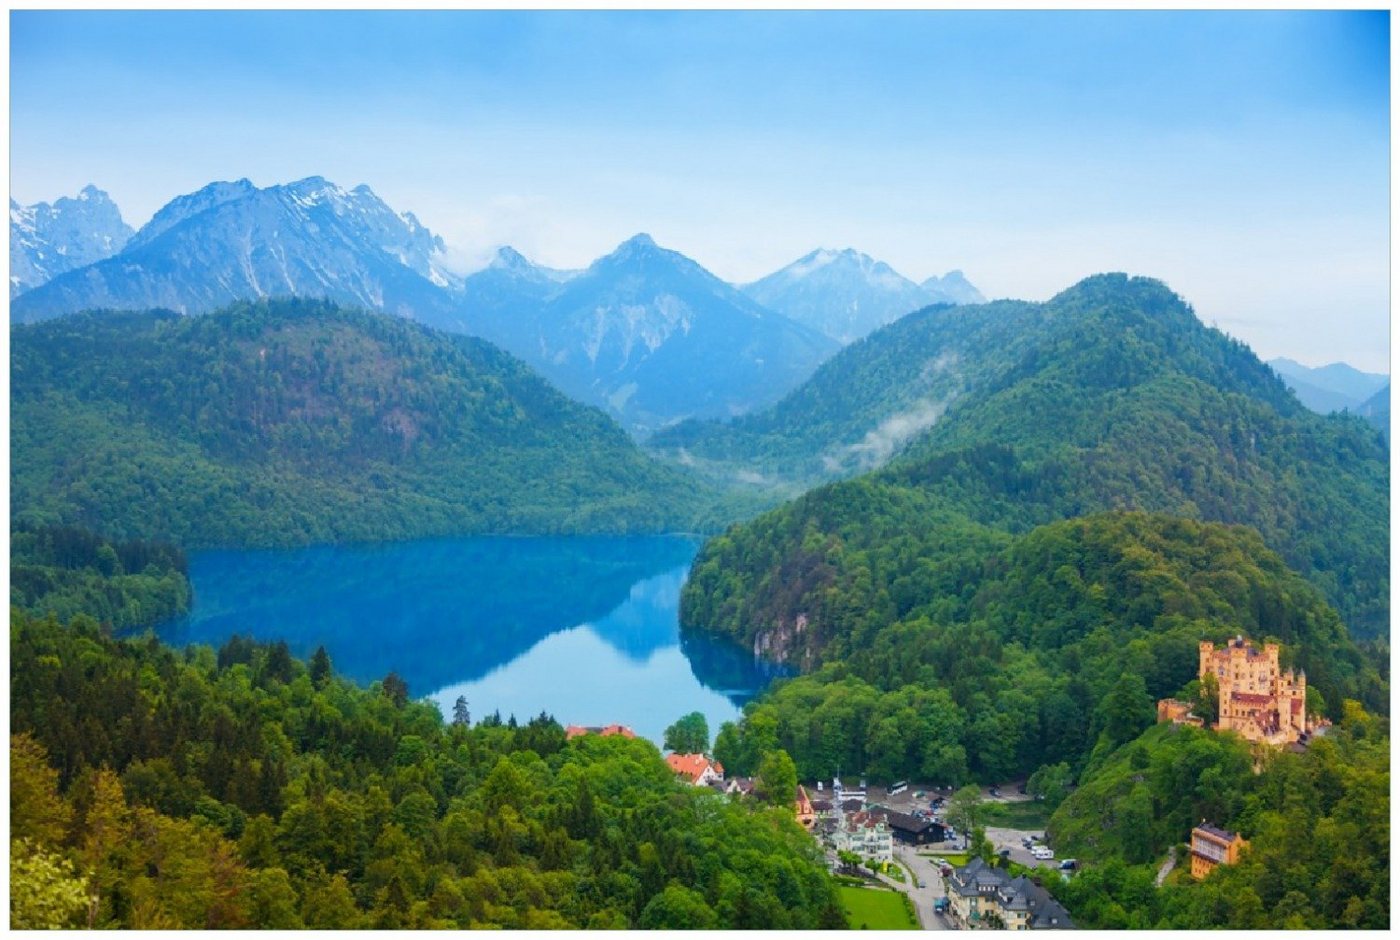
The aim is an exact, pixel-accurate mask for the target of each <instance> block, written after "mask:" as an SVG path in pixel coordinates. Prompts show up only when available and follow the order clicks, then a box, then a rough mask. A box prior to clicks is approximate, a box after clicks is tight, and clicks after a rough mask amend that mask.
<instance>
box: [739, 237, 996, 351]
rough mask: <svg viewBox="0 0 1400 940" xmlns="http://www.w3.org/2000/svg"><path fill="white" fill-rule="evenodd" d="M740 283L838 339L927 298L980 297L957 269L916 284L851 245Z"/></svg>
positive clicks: (961, 300)
mask: <svg viewBox="0 0 1400 940" xmlns="http://www.w3.org/2000/svg"><path fill="white" fill-rule="evenodd" d="M741 289H742V290H743V291H744V293H746V294H748V295H749V296H750V297H752V298H753V299H754V300H756V301H758V302H759V303H761V304H763V305H764V306H765V307H768V308H770V309H772V310H777V311H778V312H779V313H782V314H783V315H785V316H787V317H790V318H792V319H793V320H796V321H797V322H799V323H803V324H806V325H807V326H810V327H812V328H813V329H815V330H819V331H820V332H822V333H825V334H826V335H827V336H829V337H831V338H832V339H834V340H836V341H837V342H839V343H842V344H843V345H844V344H846V343H851V342H854V341H855V340H857V339H860V338H861V337H862V336H865V335H866V334H867V333H869V332H871V331H872V330H875V329H878V328H879V327H882V326H884V325H885V324H886V323H890V322H892V321H894V320H897V319H898V318H899V317H902V316H904V315H905V314H906V313H910V312H912V311H914V310H917V309H919V308H920V307H926V306H928V305H929V304H934V303H951V304H977V303H983V302H984V301H985V298H983V296H982V294H981V292H980V291H978V290H977V288H975V287H973V286H972V285H971V284H970V283H968V281H967V279H966V278H965V277H963V274H962V272H961V271H952V272H949V273H948V274H947V275H946V276H944V277H942V278H938V277H931V278H929V279H928V280H927V281H925V282H924V283H923V284H916V283H914V282H913V281H911V280H909V279H908V278H906V277H904V276H903V275H901V274H899V272H897V271H895V270H894V269H893V268H891V267H890V266H889V265H887V264H885V263H884V262H883V261H876V260H875V259H874V258H871V257H870V256H869V255H866V254H862V253H861V252H858V251H856V250H855V249H853V248H846V249H844V250H842V251H831V250H828V249H825V248H823V249H819V250H817V251H814V252H812V253H811V254H808V255H805V256H803V257H801V258H799V259H797V260H796V261H794V262H793V263H792V264H790V265H788V266H787V267H785V268H782V269H781V270H778V271H775V272H773V273H772V274H770V275H768V276H767V277H765V278H762V279H760V280H757V281H754V282H753V283H752V284H746V285H744V286H743V287H742V288H741Z"/></svg>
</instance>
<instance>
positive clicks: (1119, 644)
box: [686, 507, 1389, 785]
mask: <svg viewBox="0 0 1400 940" xmlns="http://www.w3.org/2000/svg"><path fill="white" fill-rule="evenodd" d="M892 508H893V507H892ZM903 508H912V507H903ZM712 544H713V546H714V549H713V553H712V554H710V556H709V557H710V560H709V561H706V562H701V563H699V564H697V566H696V568H695V571H694V572H693V574H692V576H691V584H693V585H697V586H698V587H699V590H697V591H696V593H695V594H694V595H689V596H688V601H687V604H688V606H687V610H686V616H687V617H695V618H696V619H697V620H698V621H699V622H704V623H710V624H714V625H716V626H717V627H718V628H719V629H721V630H722V631H724V632H725V633H726V634H727V635H730V636H736V637H740V638H742V639H744V640H746V641H748V642H749V643H750V644H751V646H752V648H754V649H755V650H756V651H758V652H762V653H765V654H768V655H773V656H777V657H781V658H786V659H788V660H790V661H794V662H797V663H801V664H803V665H805V666H807V667H808V669H809V670H810V671H811V674H810V675H805V676H802V677H801V678H797V679H793V680H790V681H788V682H787V683H785V684H782V685H780V686H778V687H777V689H776V691H774V692H772V693H770V694H769V695H767V696H766V697H765V698H764V699H762V700H760V701H759V702H757V703H755V704H752V705H750V706H749V707H748V708H747V709H746V713H745V718H744V721H743V723H742V725H741V726H740V727H738V728H729V729H728V730H726V729H721V731H720V734H719V736H718V737H717V738H716V742H715V754H716V757H717V758H718V759H719V760H720V761H722V762H723V763H724V765H725V767H726V768H727V769H729V768H730V766H731V764H732V765H733V768H732V770H733V772H737V773H745V772H746V768H747V767H749V766H752V763H753V762H754V761H755V760H756V759H757V758H758V757H759V756H760V755H761V754H762V753H764V752H765V751H768V750H773V749H776V748H779V747H781V748H783V749H785V750H787V751H788V752H789V753H790V754H791V755H792V757H793V759H794V760H795V761H796V763H797V767H798V772H799V773H800V774H801V775H802V776H803V777H804V779H806V778H809V777H816V778H821V777H827V776H830V775H831V774H832V773H834V772H835V770H836V768H837V767H840V768H843V769H847V768H849V769H853V772H860V773H863V774H868V775H870V776H871V778H872V779H874V780H876V781H880V782H887V781H894V780H900V779H905V778H909V779H920V780H938V781H942V782H945V783H952V784H954V785H960V784H962V783H965V782H967V781H968V780H970V779H977V780H981V781H982V782H984V783H992V782H996V781H1005V780H1008V779H1012V778H1014V777H1024V776H1026V775H1029V774H1030V773H1032V772H1033V771H1035V770H1037V769H1038V768H1040V767H1042V766H1052V765H1057V764H1061V763H1063V764H1065V765H1066V773H1073V774H1074V775H1078V774H1079V772H1080V771H1081V770H1082V769H1083V768H1084V767H1085V766H1086V765H1090V764H1092V763H1094V759H1095V758H1099V759H1102V758H1103V757H1104V756H1106V755H1107V754H1108V753H1111V752H1112V751H1113V750H1114V749H1116V748H1117V747H1119V746H1121V745H1123V744H1125V743H1127V742H1129V741H1131V740H1133V739H1134V738H1135V737H1136V736H1137V735H1138V734H1139V733H1140V732H1141V731H1142V730H1143V729H1144V728H1146V727H1147V726H1149V725H1151V724H1152V723H1153V721H1155V719H1156V711H1155V708H1154V702H1155V701H1156V700H1157V699H1158V698H1162V697H1166V696H1171V695H1177V694H1190V693H1191V687H1192V686H1194V685H1197V683H1195V679H1196V672H1197V649H1198V643H1199V642H1200V641H1201V640H1203V639H1209V640H1214V641H1217V642H1222V641H1224V640H1225V639H1226V638H1228V637H1231V636H1234V635H1236V634H1244V635H1246V636H1249V637H1251V638H1253V639H1254V640H1255V641H1256V642H1263V641H1264V639H1265V638H1268V637H1272V638H1274V639H1276V640H1278V641H1280V642H1281V643H1282V644H1283V649H1284V654H1285V659H1286V663H1287V665H1289V666H1297V667H1298V668H1301V669H1303V670H1305V671H1306V673H1307V677H1308V696H1309V705H1308V707H1309V711H1310V713H1312V714H1320V713H1325V714H1327V715H1329V716H1331V717H1332V718H1334V719H1338V718H1341V717H1342V715H1343V712H1344V701H1345V700H1346V699H1353V700H1357V701H1360V702H1361V703H1363V704H1364V705H1365V707H1366V708H1368V709H1370V710H1372V711H1373V712H1384V711H1385V710H1386V709H1387V708H1388V703H1389V691H1388V687H1387V684H1386V682H1385V680H1384V679H1383V678H1382V676H1381V674H1380V673H1379V671H1378V670H1377V669H1376V667H1375V666H1374V665H1373V664H1371V663H1370V662H1368V661H1367V659H1366V657H1365V656H1364V655H1363V654H1362V653H1361V651H1360V650H1358V648H1357V646H1356V644H1355V643H1354V642H1353V641H1352V640H1351V639H1350V638H1349V637H1348V636H1347V635H1346V631H1345V629H1344V627H1343V626H1342V623H1341V621H1340V619H1339V618H1338V616H1337V614H1336V612H1335V611H1334V610H1332V609H1331V608H1330V607H1329V606H1328V605H1327V603H1326V601H1324V600H1323V598H1322V596H1321V595H1320V593H1319V592H1318V591H1317V589H1316V588H1313V587H1312V586H1311V585H1309V584H1307V582H1305V581H1304V580H1303V579H1302V578H1300V577H1299V576H1298V575H1297V574H1295V573H1294V572H1292V571H1290V570H1289V569H1288V568H1287V566H1285V565H1284V563H1283V561H1282V560H1281V559H1280V558H1279V557H1278V555H1277V554H1275V553H1274V552H1271V551H1269V550H1268V549H1267V548H1266V547H1265V546H1264V545H1263V543H1262V542H1261V541H1260V539H1259V536H1258V535H1257V534H1256V533H1254V532H1251V531H1250V530H1248V529H1246V528H1243V527H1239V526H1222V525H1219V524H1215V523H1198V522H1192V521H1190V520H1185V519H1180V518H1175V517H1171V516H1165V515H1149V514H1144V513H1122V512H1119V513H1103V514H1099V515H1094V516H1089V517H1085V518H1082V519H1072V520H1067V521H1061V522H1055V523H1051V524H1049V525H1046V526H1042V527H1040V528H1037V529H1035V530H1033V531H1031V532H1029V533H1027V534H1025V535H1022V536H1018V537H1014V538H1009V537H1007V536H1005V535H1003V534H1001V533H997V532H995V531H994V530H988V529H986V528H983V527H978V526H976V525H973V524H968V523H965V522H964V523H963V524H962V525H958V524H957V522H956V520H943V521H941V522H940V523H939V524H938V525H934V526H930V527H929V528H928V529H927V530H925V531H924V532H923V533H921V534H920V535H919V536H917V537H916V536H911V535H902V536H898V537H892V538H889V539H882V540H879V541H878V542H877V543H876V544H874V545H872V546H871V547H870V548H868V549H864V550H856V549H854V548H845V547H843V545H842V543H841V540H840V538H839V537H838V538H835V539H832V540H830V541H821V540H820V539H819V538H818V537H816V536H811V537H810V538H809V539H808V540H807V542H806V548H807V550H808V551H810V552H812V553H813V554H814V555H816V556H818V558H817V559H816V560H815V561H814V562H813V563H812V564H811V565H810V566H808V567H806V568H804V569H803V570H802V571H800V572H799V571H784V572H782V576H783V577H785V578H791V579H793V581H794V582H795V583H796V585H797V586H796V587H794V588H793V590H794V591H796V592H800V593H802V594H803V595H804V597H805V598H806V600H807V602H808V605H809V606H807V607H805V608H804V610H803V614H802V615H801V616H802V619H801V620H798V621H794V620H781V621H779V616H780V615H779V614H777V613H775V612H772V611H768V610H764V609H761V608H754V607H747V606H741V607H738V608H734V607H726V606H723V605H724V603H725V601H724V599H723V598H725V597H726V596H732V593H731V594H730V595H725V594H722V593H719V592H716V591H714V590H712V589H713V588H714V587H715V586H716V585H717V584H718V583H722V581H723V579H725V578H727V577H731V576H738V575H732V574H731V572H733V571H735V570H736V569H737V568H738V567H739V566H736V565H735V564H734V560H735V558H736V553H737V552H740V551H743V550H745V546H744V545H742V544H740V543H738V542H735V541H732V540H730V539H728V538H727V537H724V536H721V537H719V538H716V539H714V540H713V542H712ZM707 589H710V590H707ZM760 593H761V592H760ZM707 598H716V599H718V603H717V604H716V605H714V606H709V605H707V604H706V599H707ZM775 621H777V622H779V623H780V626H778V627H776V628H775V627H772V626H769V624H772V623H774V622H775ZM760 625H761V626H760Z"/></svg>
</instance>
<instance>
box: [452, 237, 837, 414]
mask: <svg viewBox="0 0 1400 940" xmlns="http://www.w3.org/2000/svg"><path fill="white" fill-rule="evenodd" d="M463 311H464V315H465V319H466V322H467V324H468V329H470V330H471V331H472V332H473V333H476V334H478V335H480V336H483V337H485V338H486V339H489V340H491V341H493V342H496V343H499V344H500V345H501V346H503V347H505V348H506V349H509V350H511V351H512V352H515V353H516V354H517V355H519V356H521V357H522V358H523V359H525V360H526V361H527V362H529V363H530V364H532V365H534V366H535V367H536V368H538V369H539V370H540V371H541V372H543V373H544V374H545V375H546V376H548V377H549V378H550V379H552V380H553V381H554V382H556V383H557V384H558V385H559V386H560V388H562V389H564V390H565V391H566V392H568V393H569V394H570V395H573V396H574V397H576V398H579V399H581V400H583V401H587V402H591V403H596V404H599V405H601V406H603V407H604V408H606V409H607V410H608V411H609V412H610V413H612V414H613V415H615V416H617V417H619V418H620V419H621V420H622V421H623V422H624V423H626V424H627V425H629V426H631V427H632V428H634V429H639V430H653V429H656V428H659V427H662V426H664V425H666V424H668V423H672V422H674V421H676V420H678V419H680V418H684V417H690V416H695V417H720V416H725V417H727V416H732V415H737V414H743V413H745V412H747V411H750V410H752V409H754V408H756V407H760V406H762V405H766V404H769V403H771V402H773V401H775V400H776V399H777V398H778V397H780V396H781V395H782V394H783V393H784V392H786V391H787V390H788V389H790V388H792V387H793V386H795V385H797V384H798V383H799V382H801V381H802V380H803V379H805V378H806V377H807V376H808V375H810V374H811V372H812V370H813V369H815V368H816V367H817V366H818V364H820V363H821V361H822V360H823V359H825V358H826V357H827V356H829V355H830V354H831V353H833V352H835V351H836V349H837V344H836V343H835V342H833V341H832V340H830V339H828V338H827V337H825V336H823V335H821V334H820V333H818V332H817V331H816V330H813V329H811V328H809V327H806V326H803V325H801V324H799V323H796V322H794V321H792V320H790V319H788V318H786V317H783V316H781V315H779V314H777V313H775V312H773V311H772V310H769V309H767V308H766V307H763V306H761V305H760V304H758V303H756V302H754V301H753V300H751V299H750V298H748V297H747V296H745V295H744V294H743V293H741V292H740V291H738V290H736V289H735V288H734V287H732V286H730V285H729V284H726V283H725V282H724V281H722V280H720V279H719V278H717V277H715V276H714V275H713V274H711V273H710V272H709V271H707V270H705V269H704V268H703V267H701V266H700V265H698V264H696V263H695V262H694V261H692V260H691V259H689V258H687V257H686V256H685V255H682V254H680V253H679V252H675V251H670V250H668V249H665V248H662V247H660V246H659V245H657V244H656V242H655V241H653V240H652V239H651V237H650V236H648V235H644V234H643V235H637V236H635V237H633V238H630V239H628V240H627V241H625V242H623V243H622V244H621V245H619V246H618V247H617V249H616V250H615V251H613V252H612V253H611V254H608V255H606V256H604V257H602V258H599V259H598V260H597V261H595V262H594V263H593V264H592V265H590V266H589V268H588V269H587V270H585V271H583V272H581V273H579V274H577V275H574V276H572V277H567V278H566V279H562V280H561V275H560V274H558V273H557V272H550V271H548V270H547V269H543V268H540V267H538V266H535V265H532V264H530V262H528V261H527V260H526V259H525V258H524V257H522V256H521V255H520V254H519V253H517V252H515V251H514V250H512V249H508V248H507V249H502V250H501V252H500V253H499V254H498V255H497V257H496V260H495V262H494V263H493V264H492V265H491V266H490V267H488V268H487V269H486V270H484V271H481V272H478V273H477V274H475V275H472V276H471V277H468V278H467V279H466V283H465V285H464V290H463Z"/></svg>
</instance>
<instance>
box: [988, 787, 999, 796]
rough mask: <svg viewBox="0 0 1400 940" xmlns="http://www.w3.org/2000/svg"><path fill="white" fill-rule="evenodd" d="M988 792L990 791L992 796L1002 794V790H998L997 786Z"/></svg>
mask: <svg viewBox="0 0 1400 940" xmlns="http://www.w3.org/2000/svg"><path fill="white" fill-rule="evenodd" d="M987 792H988V793H990V794H991V795H992V796H1001V791H1000V790H998V789H997V788H996V787H992V788H991V789H990V790H988V791H987Z"/></svg>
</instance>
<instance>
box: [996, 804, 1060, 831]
mask: <svg viewBox="0 0 1400 940" xmlns="http://www.w3.org/2000/svg"><path fill="white" fill-rule="evenodd" d="M981 810H982V820H981V822H982V825H984V826H997V827H999V828H1001V829H1044V828H1045V824H1046V823H1047V822H1049V821H1050V814H1049V813H1047V812H1046V811H1045V804H1044V803H1042V802H1041V801H1039V800H1025V801H1021V802H1016V803H992V802H988V803H983V804H982V807H981Z"/></svg>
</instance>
